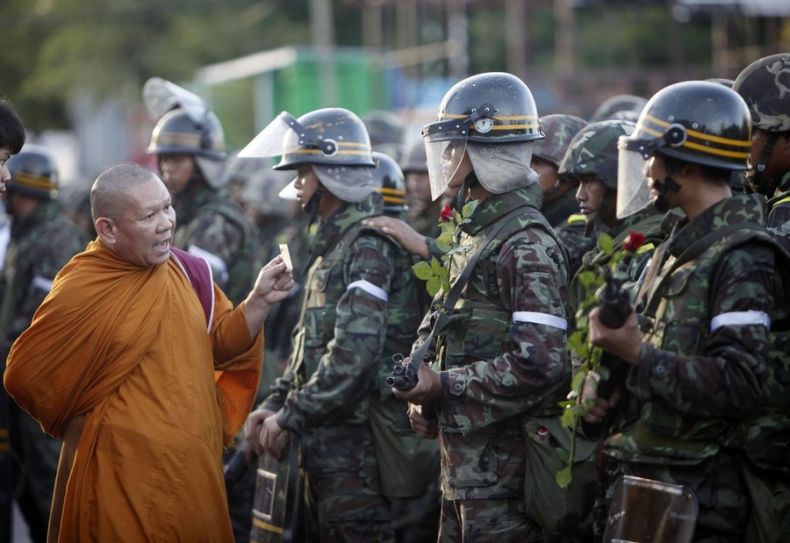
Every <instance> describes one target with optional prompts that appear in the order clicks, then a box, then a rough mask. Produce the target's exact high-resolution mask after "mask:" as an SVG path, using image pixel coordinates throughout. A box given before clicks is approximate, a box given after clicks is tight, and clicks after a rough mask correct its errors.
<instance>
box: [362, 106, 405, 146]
mask: <svg viewBox="0 0 790 543" xmlns="http://www.w3.org/2000/svg"><path fill="white" fill-rule="evenodd" d="M362 122H363V123H364V125H365V129H366V130H367V131H368V137H370V144H371V145H372V146H373V147H376V146H379V145H382V144H395V145H401V144H402V143H403V135H404V133H405V132H406V127H405V126H404V125H403V121H401V119H400V117H398V116H397V115H395V114H394V113H392V112H391V111H383V110H374V111H369V112H368V113H365V114H364V115H362Z"/></svg>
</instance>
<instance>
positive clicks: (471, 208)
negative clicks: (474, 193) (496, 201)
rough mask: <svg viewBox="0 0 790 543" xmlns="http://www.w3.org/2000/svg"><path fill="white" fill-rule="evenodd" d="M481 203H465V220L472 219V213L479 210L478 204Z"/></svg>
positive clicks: (463, 211)
mask: <svg viewBox="0 0 790 543" xmlns="http://www.w3.org/2000/svg"><path fill="white" fill-rule="evenodd" d="M479 203H480V202H478V201H477V200H470V201H469V202H467V203H465V204H464V207H463V208H462V209H461V215H463V216H464V217H465V218H468V217H471V216H472V213H474V212H475V209H477V204H479Z"/></svg>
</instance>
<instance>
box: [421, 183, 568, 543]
mask: <svg viewBox="0 0 790 543" xmlns="http://www.w3.org/2000/svg"><path fill="white" fill-rule="evenodd" d="M540 201H541V191H540V187H539V186H538V185H537V184H534V185H531V186H529V187H526V188H520V189H517V190H514V191H510V192H506V193H504V194H497V195H491V196H489V197H488V198H486V199H485V200H483V201H482V202H480V204H479V205H478V207H477V209H476V211H475V213H474V214H473V215H472V217H471V221H470V222H469V223H467V224H464V225H462V227H461V228H462V230H463V235H462V236H461V240H460V243H461V245H462V246H463V247H467V248H468V251H467V252H465V253H462V254H459V255H458V256H456V257H455V259H454V261H453V265H452V267H451V269H450V275H451V283H452V282H454V280H455V279H456V278H457V277H458V275H459V274H460V273H461V271H462V270H463V269H464V267H465V265H466V262H467V260H468V259H469V258H470V256H471V254H473V252H474V251H475V250H476V248H477V247H478V245H479V244H480V243H481V242H482V241H483V240H486V239H487V238H488V235H487V233H489V232H491V230H492V229H493V228H494V227H495V225H497V223H498V221H497V219H499V218H501V217H503V216H504V215H506V214H508V213H509V212H511V211H513V210H516V209H522V210H523V213H522V214H520V215H518V216H517V217H516V218H514V219H511V220H510V222H509V224H508V225H507V226H506V227H505V228H504V229H503V230H502V231H501V232H500V234H499V235H497V237H496V238H495V239H493V240H489V242H488V244H487V245H486V247H485V249H484V250H483V253H482V254H481V256H480V259H479V260H478V262H477V264H476V266H475V268H474V271H473V272H472V275H471V276H470V279H469V283H468V285H467V287H466V290H465V294H463V295H462V296H461V298H460V299H459V301H458V302H457V303H456V306H455V308H454V313H453V314H452V316H451V317H450V323H449V324H448V326H447V327H446V328H445V329H444V330H443V332H442V334H441V335H440V337H438V338H437V343H436V353H437V355H436V365H437V368H436V369H438V370H441V374H440V375H441V378H442V385H443V389H444V395H443V396H441V397H440V399H439V400H437V412H438V422H439V439H440V450H441V454H442V492H443V495H444V505H443V511H442V514H443V518H442V524H441V536H440V539H442V540H445V541H459V540H460V538H459V537H458V535H459V534H460V533H461V530H462V526H463V529H464V530H466V531H465V532H464V538H465V539H464V540H479V537H482V536H483V534H485V536H486V540H487V539H488V538H490V537H492V536H493V535H494V534H493V533H492V532H491V530H493V529H494V527H499V528H501V529H502V530H503V533H504V534H507V535H508V536H509V537H510V538H511V539H512V537H513V536H514V534H518V537H525V536H526V535H529V536H530V537H539V533H540V532H539V530H538V528H537V526H536V525H535V524H534V523H533V522H532V521H530V520H529V519H528V518H527V517H526V515H525V514H524V503H523V502H524V485H525V484H529V481H525V480H524V472H525V452H524V437H523V435H522V428H521V426H522V417H523V416H524V415H525V414H528V413H532V412H537V411H540V410H541V409H542V408H544V407H546V406H554V405H555V404H556V402H557V401H559V399H560V396H561V390H562V389H561V386H562V384H563V383H565V382H566V378H567V377H568V375H569V370H570V368H569V365H568V364H567V360H566V356H565V329H564V326H565V323H566V321H565V318H566V309H565V305H564V300H565V299H566V294H567V281H568V278H567V274H566V271H565V270H566V268H565V266H566V264H565V258H564V256H563V253H562V250H561V248H560V247H559V246H558V245H557V242H556V241H555V239H554V237H553V236H552V235H551V232H550V228H549V227H548V225H546V223H545V219H543V218H542V217H541V216H540V213H539V212H538V206H539V205H540ZM544 225H545V226H544ZM537 316H540V317H543V319H542V320H540V319H537V318H536V317H537ZM536 321H541V322H543V324H535V322H536ZM430 328H431V322H430V315H427V316H426V318H425V319H424V320H423V323H422V325H421V327H420V331H419V339H418V342H417V343H416V344H415V346H414V348H413V349H416V348H418V347H419V345H420V344H421V343H422V342H423V341H425V339H426V337H427V336H428V334H429V331H430ZM467 523H468V524H467ZM469 530H472V531H473V532H474V533H470V532H469ZM495 537H497V539H498V540H501V537H502V534H500V533H499V532H497V535H496V536H495ZM511 539H507V540H511Z"/></svg>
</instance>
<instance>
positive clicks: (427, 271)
mask: <svg viewBox="0 0 790 543" xmlns="http://www.w3.org/2000/svg"><path fill="white" fill-rule="evenodd" d="M477 203H478V202H477V200H471V201H470V202H467V203H466V204H465V205H464V207H463V208H462V209H461V212H460V213H459V212H458V211H453V213H452V219H451V220H440V221H439V228H440V229H441V233H440V234H439V237H438V238H437V240H436V243H437V245H438V246H439V247H440V248H441V250H442V251H443V252H444V254H443V255H442V259H441V261H439V260H438V259H436V258H435V257H431V261H430V263H428V262H418V263H417V264H415V265H414V266H412V269H413V270H414V275H416V276H417V278H418V279H421V280H423V281H425V289H426V290H427V291H428V294H429V295H430V296H431V297H434V296H436V295H437V294H438V293H439V292H442V293H443V295H444V296H447V294H448V293H449V292H450V286H451V285H450V268H451V266H452V265H453V261H454V258H455V256H456V255H459V254H462V253H464V252H465V251H466V250H467V249H468V248H467V247H461V245H460V244H459V243H458V240H459V237H460V234H461V230H460V228H461V225H462V224H466V223H468V222H469V221H470V218H471V216H472V214H473V213H474V212H475V209H477Z"/></svg>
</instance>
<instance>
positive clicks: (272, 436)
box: [260, 416, 285, 460]
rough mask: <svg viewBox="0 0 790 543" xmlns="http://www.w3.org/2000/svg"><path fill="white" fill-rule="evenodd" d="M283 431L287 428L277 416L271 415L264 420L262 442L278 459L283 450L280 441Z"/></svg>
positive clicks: (268, 451)
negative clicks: (281, 424) (278, 420)
mask: <svg viewBox="0 0 790 543" xmlns="http://www.w3.org/2000/svg"><path fill="white" fill-rule="evenodd" d="M283 432H285V430H284V429H283V427H282V426H280V423H278V422H277V417H275V416H271V417H269V418H267V419H266V420H265V421H264V422H263V431H262V432H261V438H260V444H261V446H262V447H263V449H264V450H265V451H266V452H267V453H269V454H270V455H272V457H274V458H275V459H276V460H279V459H280V453H281V452H282V448H281V446H282V442H280V441H279V437H280V434H282V433H283Z"/></svg>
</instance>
